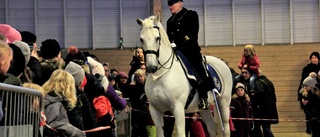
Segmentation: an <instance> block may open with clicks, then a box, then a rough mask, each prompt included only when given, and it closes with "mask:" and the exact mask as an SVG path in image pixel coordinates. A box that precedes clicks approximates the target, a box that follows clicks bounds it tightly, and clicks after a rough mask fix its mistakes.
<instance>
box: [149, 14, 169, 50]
mask: <svg viewBox="0 0 320 137" xmlns="http://www.w3.org/2000/svg"><path fill="white" fill-rule="evenodd" d="M155 20H156V16H150V17H149V18H146V19H145V20H144V22H145V23H144V27H146V28H150V27H154V26H157V27H159V31H160V36H161V41H162V42H165V43H163V44H164V45H167V46H170V47H171V43H170V41H169V37H168V34H167V32H166V31H165V29H164V28H163V26H162V24H161V22H160V21H155Z"/></svg>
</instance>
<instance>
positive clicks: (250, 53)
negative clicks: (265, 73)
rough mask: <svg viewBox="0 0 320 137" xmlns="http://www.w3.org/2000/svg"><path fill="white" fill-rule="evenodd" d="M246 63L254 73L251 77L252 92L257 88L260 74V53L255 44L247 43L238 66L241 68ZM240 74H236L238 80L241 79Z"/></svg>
mask: <svg viewBox="0 0 320 137" xmlns="http://www.w3.org/2000/svg"><path fill="white" fill-rule="evenodd" d="M245 65H247V66H246V68H248V69H249V70H250V71H251V72H253V73H252V75H251V77H250V89H249V90H250V92H254V90H255V80H256V79H257V77H259V76H260V72H259V67H260V60H259V58H258V55H257V54H256V50H255V49H254V46H253V45H246V46H245V47H244V49H243V55H242V56H241V60H240V62H239V64H238V68H239V69H241V68H242V67H244V66H245ZM239 78H240V75H238V76H236V78H235V79H236V80H239Z"/></svg>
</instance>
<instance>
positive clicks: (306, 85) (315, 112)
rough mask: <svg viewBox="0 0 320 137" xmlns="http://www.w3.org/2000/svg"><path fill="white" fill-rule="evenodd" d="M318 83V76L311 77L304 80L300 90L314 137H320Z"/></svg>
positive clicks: (319, 94) (303, 106) (319, 95)
mask: <svg viewBox="0 0 320 137" xmlns="http://www.w3.org/2000/svg"><path fill="white" fill-rule="evenodd" d="M312 73H313V72H312ZM314 74H315V73H314ZM316 83H317V82H316V76H314V75H310V76H308V77H307V78H305V79H304V80H303V88H302V89H301V90H300V94H301V104H302V108H303V110H304V113H305V115H306V120H308V121H307V126H308V127H309V129H310V133H311V134H312V137H319V136H320V131H319V129H320V121H319V120H320V107H319V104H320V91H319V89H318V88H317V87H316V86H315V85H316Z"/></svg>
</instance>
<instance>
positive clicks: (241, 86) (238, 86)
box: [236, 82, 245, 89]
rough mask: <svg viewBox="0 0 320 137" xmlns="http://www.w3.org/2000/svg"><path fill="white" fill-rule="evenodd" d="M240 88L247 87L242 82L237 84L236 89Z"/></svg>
mask: <svg viewBox="0 0 320 137" xmlns="http://www.w3.org/2000/svg"><path fill="white" fill-rule="evenodd" d="M238 88H243V89H245V88H244V85H243V84H242V83H240V82H239V83H237V85H236V89H238Z"/></svg>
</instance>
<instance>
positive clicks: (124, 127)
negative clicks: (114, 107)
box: [115, 99, 131, 137]
mask: <svg viewBox="0 0 320 137" xmlns="http://www.w3.org/2000/svg"><path fill="white" fill-rule="evenodd" d="M127 105H128V107H127V109H124V110H121V111H115V118H116V121H117V125H116V130H115V131H116V136H117V137H130V136H131V111H130V110H131V104H130V101H129V99H127Z"/></svg>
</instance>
